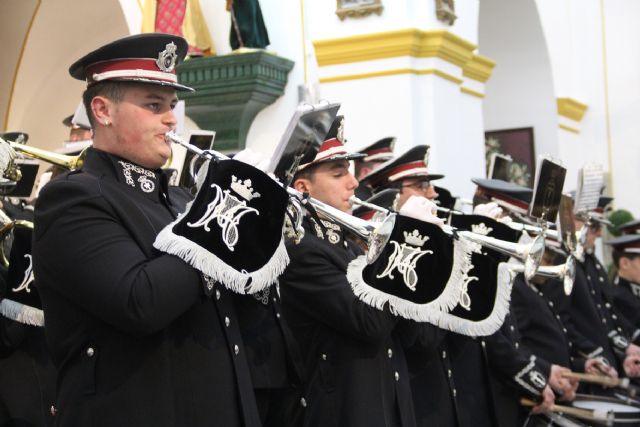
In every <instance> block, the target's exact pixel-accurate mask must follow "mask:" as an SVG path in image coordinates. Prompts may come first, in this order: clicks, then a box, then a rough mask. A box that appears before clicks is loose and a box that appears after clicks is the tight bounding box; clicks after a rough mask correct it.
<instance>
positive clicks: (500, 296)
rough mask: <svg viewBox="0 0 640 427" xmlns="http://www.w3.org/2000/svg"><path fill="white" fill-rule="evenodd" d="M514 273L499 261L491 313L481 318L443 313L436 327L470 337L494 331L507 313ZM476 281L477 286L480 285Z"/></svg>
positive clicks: (480, 284) (500, 324) (489, 333)
mask: <svg viewBox="0 0 640 427" xmlns="http://www.w3.org/2000/svg"><path fill="white" fill-rule="evenodd" d="M513 278H514V274H513V273H512V271H511V269H510V268H509V266H508V264H507V263H505V262H501V263H500V264H499V265H498V277H497V281H498V284H497V287H496V299H495V301H494V303H493V309H492V310H491V314H489V316H487V317H486V318H484V319H481V320H477V321H476V320H469V319H463V318H460V317H457V316H454V315H452V314H451V313H443V314H442V316H441V318H440V319H441V323H440V324H437V326H438V327H440V328H443V329H447V330H449V331H453V332H457V333H459V334H462V335H467V336H471V337H478V336H487V335H491V334H493V333H495V332H496V331H497V330H498V329H500V327H501V326H502V324H503V323H504V318H505V317H506V316H507V314H509V304H510V302H511V289H512V287H513ZM482 285H483V284H482V283H478V284H477V286H482Z"/></svg>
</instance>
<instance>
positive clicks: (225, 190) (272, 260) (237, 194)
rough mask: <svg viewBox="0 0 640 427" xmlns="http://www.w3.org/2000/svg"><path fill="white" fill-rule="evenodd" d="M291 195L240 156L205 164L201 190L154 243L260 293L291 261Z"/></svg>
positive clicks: (237, 288) (235, 286) (238, 287)
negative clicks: (287, 227)
mask: <svg viewBox="0 0 640 427" xmlns="http://www.w3.org/2000/svg"><path fill="white" fill-rule="evenodd" d="M288 201H289V197H288V194H287V192H286V190H284V189H283V188H282V187H281V186H280V184H278V183H277V182H276V181H274V180H273V179H271V178H270V177H269V176H268V175H266V174H265V173H264V172H262V171H261V170H259V169H256V168H254V167H253V166H250V165H248V164H246V163H243V162H239V161H236V160H219V161H210V162H208V163H205V164H204V165H203V166H202V168H201V170H200V173H199V176H198V193H197V194H196V197H195V199H194V200H193V201H192V202H191V203H189V205H188V206H187V210H186V212H184V213H183V214H182V215H180V216H179V217H178V219H176V220H175V221H174V222H172V223H171V224H169V225H168V226H166V227H165V228H164V229H163V230H162V231H161V232H160V233H159V234H158V237H157V238H156V241H155V242H154V247H155V248H156V249H158V250H160V251H163V252H166V253H169V254H172V255H176V256H177V257H179V258H181V259H183V260H184V261H186V262H187V263H189V264H190V265H192V266H193V267H194V268H196V269H197V270H199V271H200V272H202V273H203V274H204V275H205V276H208V277H210V278H212V279H214V280H216V281H218V282H220V283H222V284H223V285H224V286H225V287H227V288H228V289H230V290H231V291H234V292H237V293H240V294H245V293H255V292H259V291H261V290H263V289H264V288H266V287H268V286H270V285H271V284H273V283H274V282H275V281H276V279H277V278H278V276H279V275H280V274H282V273H283V272H284V269H285V268H286V267H287V265H288V264H289V256H288V254H287V250H286V248H285V245H284V241H283V236H282V229H283V225H284V218H285V210H286V208H287V204H288Z"/></svg>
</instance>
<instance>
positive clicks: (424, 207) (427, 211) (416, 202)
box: [398, 196, 444, 227]
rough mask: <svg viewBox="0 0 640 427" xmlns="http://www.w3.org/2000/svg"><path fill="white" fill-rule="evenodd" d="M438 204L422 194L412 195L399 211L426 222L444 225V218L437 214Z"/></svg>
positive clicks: (401, 213)
mask: <svg viewBox="0 0 640 427" xmlns="http://www.w3.org/2000/svg"><path fill="white" fill-rule="evenodd" d="M436 208H437V205H436V204H435V203H433V202H432V201H431V200H429V199H427V198H426V197H422V196H410V197H409V198H408V199H407V201H406V202H404V205H402V207H401V208H400V210H399V211H398V213H399V214H400V215H404V216H408V217H411V218H414V219H418V220H420V221H424V222H430V223H431V224H435V225H437V226H439V227H442V226H443V225H444V220H443V219H442V218H438V217H437V216H436V212H437V210H436Z"/></svg>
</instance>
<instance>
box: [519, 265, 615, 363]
mask: <svg viewBox="0 0 640 427" xmlns="http://www.w3.org/2000/svg"><path fill="white" fill-rule="evenodd" d="M550 287H555V288H556V291H557V290H558V289H562V282H560V281H559V280H556V279H548V280H546V281H545V282H544V283H542V284H540V285H528V284H527V283H526V282H525V280H524V277H523V276H522V275H521V274H520V275H518V276H517V277H516V279H515V281H514V284H513V291H512V295H511V307H512V312H513V313H514V314H515V316H516V319H517V322H518V328H519V329H520V334H521V336H522V342H523V344H524V345H525V346H526V347H527V348H528V349H529V350H531V351H532V352H533V353H535V354H536V355H538V356H540V357H542V358H544V359H545V360H547V361H548V362H549V363H553V364H556V365H559V366H564V367H567V368H570V369H572V370H574V371H580V372H583V371H584V363H585V360H586V359H587V358H592V357H596V356H599V355H600V354H601V353H602V351H603V349H602V348H601V347H598V346H597V345H596V344H594V343H593V342H591V341H590V340H589V339H588V338H586V337H584V336H583V335H582V334H581V333H580V332H578V331H577V330H576V328H575V326H574V325H573V322H572V320H571V318H570V317H567V318H565V319H564V321H562V320H561V316H560V313H559V312H558V310H557V308H556V306H555V304H554V303H553V302H552V301H549V300H547V299H546V298H545V297H544V295H543V292H542V289H547V288H550ZM610 362H613V361H610Z"/></svg>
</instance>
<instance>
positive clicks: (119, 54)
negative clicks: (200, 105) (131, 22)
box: [69, 33, 193, 91]
mask: <svg viewBox="0 0 640 427" xmlns="http://www.w3.org/2000/svg"><path fill="white" fill-rule="evenodd" d="M187 49H188V45H187V42H186V41H185V40H184V39H183V38H182V37H179V36H174V35H170V34H160V33H145V34H137V35H134V36H129V37H125V38H122V39H119V40H116V41H114V42H112V43H109V44H107V45H105V46H102V47H101V48H99V49H96V50H94V51H93V52H91V53H89V54H87V55H85V56H84V57H83V58H81V59H80V60H78V61H76V62H75V63H74V64H73V65H72V66H71V67H70V68H69V73H70V74H71V76H72V77H74V78H76V79H78V80H85V81H86V82H87V85H88V86H92V85H94V84H96V83H99V82H103V81H108V80H112V81H133V82H139V83H147V84H157V85H162V86H170V87H173V88H174V89H177V90H183V91H193V89H192V88H190V87H188V86H185V85H181V84H179V83H178V77H177V74H176V66H177V65H178V64H179V63H180V62H182V61H183V60H184V58H185V56H186V54H187Z"/></svg>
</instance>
